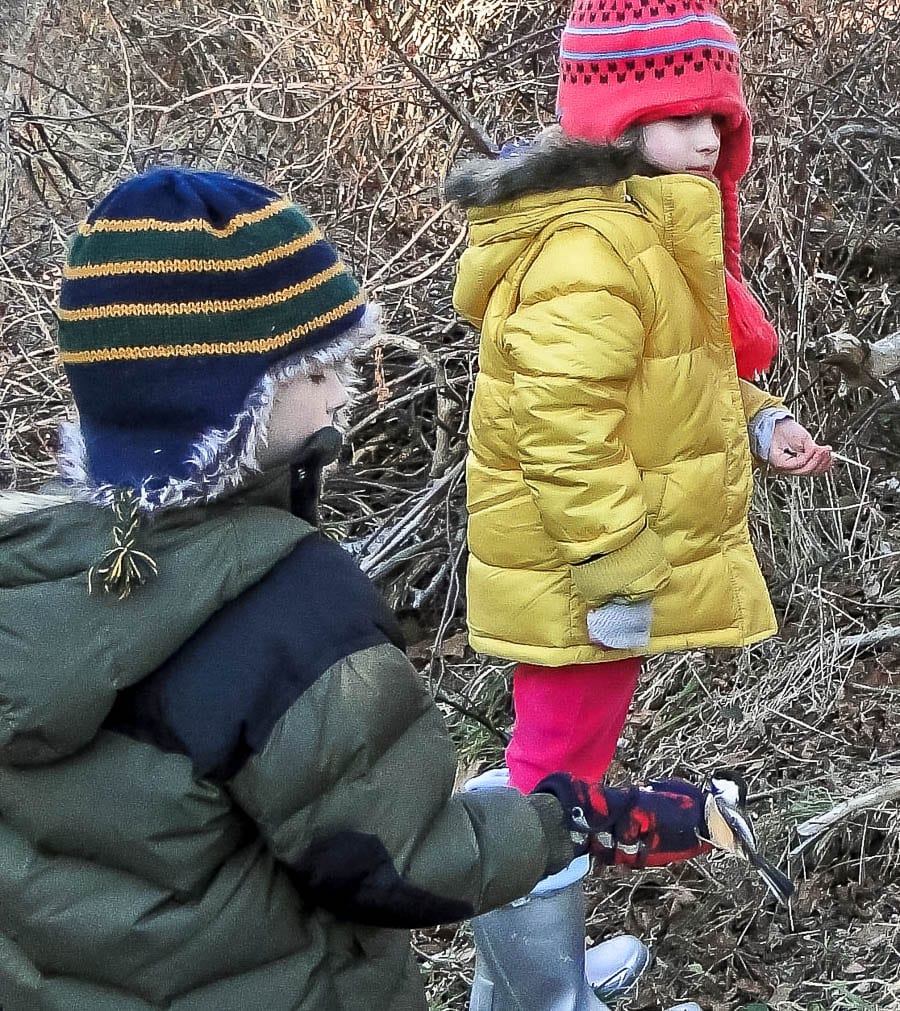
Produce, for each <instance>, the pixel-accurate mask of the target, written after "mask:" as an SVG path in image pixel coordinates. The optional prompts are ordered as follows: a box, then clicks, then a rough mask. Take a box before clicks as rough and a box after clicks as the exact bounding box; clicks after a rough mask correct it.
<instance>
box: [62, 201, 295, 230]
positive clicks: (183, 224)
mask: <svg viewBox="0 0 900 1011" xmlns="http://www.w3.org/2000/svg"><path fill="white" fill-rule="evenodd" d="M290 206H291V201H290V200H288V199H287V198H285V197H282V198H280V199H279V200H273V201H272V203H270V204H266V206H265V207H260V208H259V210H257V211H246V212H245V213H244V214H236V215H235V216H234V217H233V218H232V219H231V221H229V222H228V224H227V225H225V226H223V227H222V228H216V227H215V226H213V225H211V224H210V223H209V222H208V221H207V220H206V219H205V218H188V220H187V221H160V220H159V219H158V218H128V219H118V218H98V219H97V220H96V221H95V222H94V223H93V224H88V222H87V221H82V222H81V224H80V225H79V226H78V231H79V233H80V234H81V235H93V234H94V233H95V232H146V231H150V232H209V233H210V235H216V236H218V237H219V238H225V237H227V236H229V235H234V233H235V232H236V231H237V230H238V229H239V228H243V227H244V225H252V224H255V223H256V222H257V221H265V219H266V218H270V217H272V216H273V215H275V214H278V213H279V211H283V210H284V209H285V208H287V207H290Z"/></svg>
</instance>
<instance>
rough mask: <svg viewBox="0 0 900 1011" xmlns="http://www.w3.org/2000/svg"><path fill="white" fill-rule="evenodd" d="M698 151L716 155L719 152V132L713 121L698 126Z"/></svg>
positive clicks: (709, 120)
mask: <svg viewBox="0 0 900 1011" xmlns="http://www.w3.org/2000/svg"><path fill="white" fill-rule="evenodd" d="M697 149H698V150H699V151H701V152H702V153H703V154H714V153H715V152H716V151H718V150H719V131H718V130H717V129H716V125H715V123H713V121H712V120H711V119H708V120H705V121H704V122H703V123H701V124H700V125H699V126H698V131H697Z"/></svg>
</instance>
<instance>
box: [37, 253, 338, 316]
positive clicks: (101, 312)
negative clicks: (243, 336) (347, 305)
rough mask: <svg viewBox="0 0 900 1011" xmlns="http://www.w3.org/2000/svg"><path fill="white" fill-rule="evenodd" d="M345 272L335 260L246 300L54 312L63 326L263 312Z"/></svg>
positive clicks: (124, 304)
mask: <svg viewBox="0 0 900 1011" xmlns="http://www.w3.org/2000/svg"><path fill="white" fill-rule="evenodd" d="M345 272H346V267H344V265H343V263H341V261H340V260H338V262H337V263H333V264H332V265H331V266H330V267H328V268H327V269H326V270H321V271H319V273H318V274H313V276H312V277H307V278H306V279H305V280H303V281H298V282H297V284H292V285H290V287H288V288H282V289H281V290H280V291H271V292H269V293H268V294H265V295H253V296H251V297H249V298H228V299H224V298H214V299H209V300H207V301H205V302H114V303H113V304H112V305H92V306H88V307H87V308H84V309H57V310H56V315H57V317H58V318H59V319H60V320H61V321H62V322H64V323H83V322H84V321H85V320H94V319H118V318H121V317H123V316H192V315H195V314H197V313H211V312H241V311H242V310H244V309H263V308H265V307H266V306H270V305H278V304H279V303H280V302H289V301H290V300H291V299H292V298H296V297H297V295H303V294H305V293H306V292H308V291H312V290H313V288H318V287H319V286H320V285H323V284H325V283H326V282H328V281H330V280H331V279H332V278H333V277H337V276H338V275H339V274H343V273H345Z"/></svg>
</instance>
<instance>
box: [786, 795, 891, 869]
mask: <svg viewBox="0 0 900 1011" xmlns="http://www.w3.org/2000/svg"><path fill="white" fill-rule="evenodd" d="M898 798H900V776H898V777H896V778H895V779H891V780H888V782H886V783H882V784H881V785H880V786H876V787H873V788H872V789H871V790H866V792H865V793H861V794H859V795H858V796H856V797H850V799H849V800H844V801H842V802H841V803H840V804H838V805H837V807H833V808H832V809H831V810H830V811H826V812H825V813H824V814H819V815H816V816H815V817H814V818H808V819H807V820H806V821H805V822H803V824H802V825H798V826H797V835H798V836H799V837H800V839H801V840H802V842H801V844H800V845H799V846H797V847H796V848H795V849H794V851H793V853H794V854H796V853H799V852H800V851H801V850H802V849H804V848H805V847H806V846H808V845H809V843H811V842H812V841H813V840H814V839H817V838H818V837H819V836H820V835H822V833H823V832H826V831H827V830H828V829H830V828H831V827H832V826H833V825H837V823H838V822H840V821H843V820H844V819H845V818H849V817H850V816H851V815H852V814H855V813H856V812H857V811H864V810H869V809H871V808H875V807H881V805H882V804H887V803H889V802H890V801H892V800H897V799H898Z"/></svg>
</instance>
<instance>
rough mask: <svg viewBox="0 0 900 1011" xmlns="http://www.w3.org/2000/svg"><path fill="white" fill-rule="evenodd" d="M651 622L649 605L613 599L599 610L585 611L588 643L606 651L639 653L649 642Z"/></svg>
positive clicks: (651, 612)
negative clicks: (605, 648) (632, 651)
mask: <svg viewBox="0 0 900 1011" xmlns="http://www.w3.org/2000/svg"><path fill="white" fill-rule="evenodd" d="M652 618H653V604H652V603H651V601H649V600H622V599H621V598H620V597H613V599H612V600H611V601H610V602H609V603H608V604H604V605H603V607H598V608H596V609H595V610H593V611H588V616H587V627H588V636H589V637H590V640H591V642H595V643H597V645H599V646H609V648H610V649H641V648H643V647H644V646H646V645H648V644H649V642H650V622H651V620H652Z"/></svg>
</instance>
